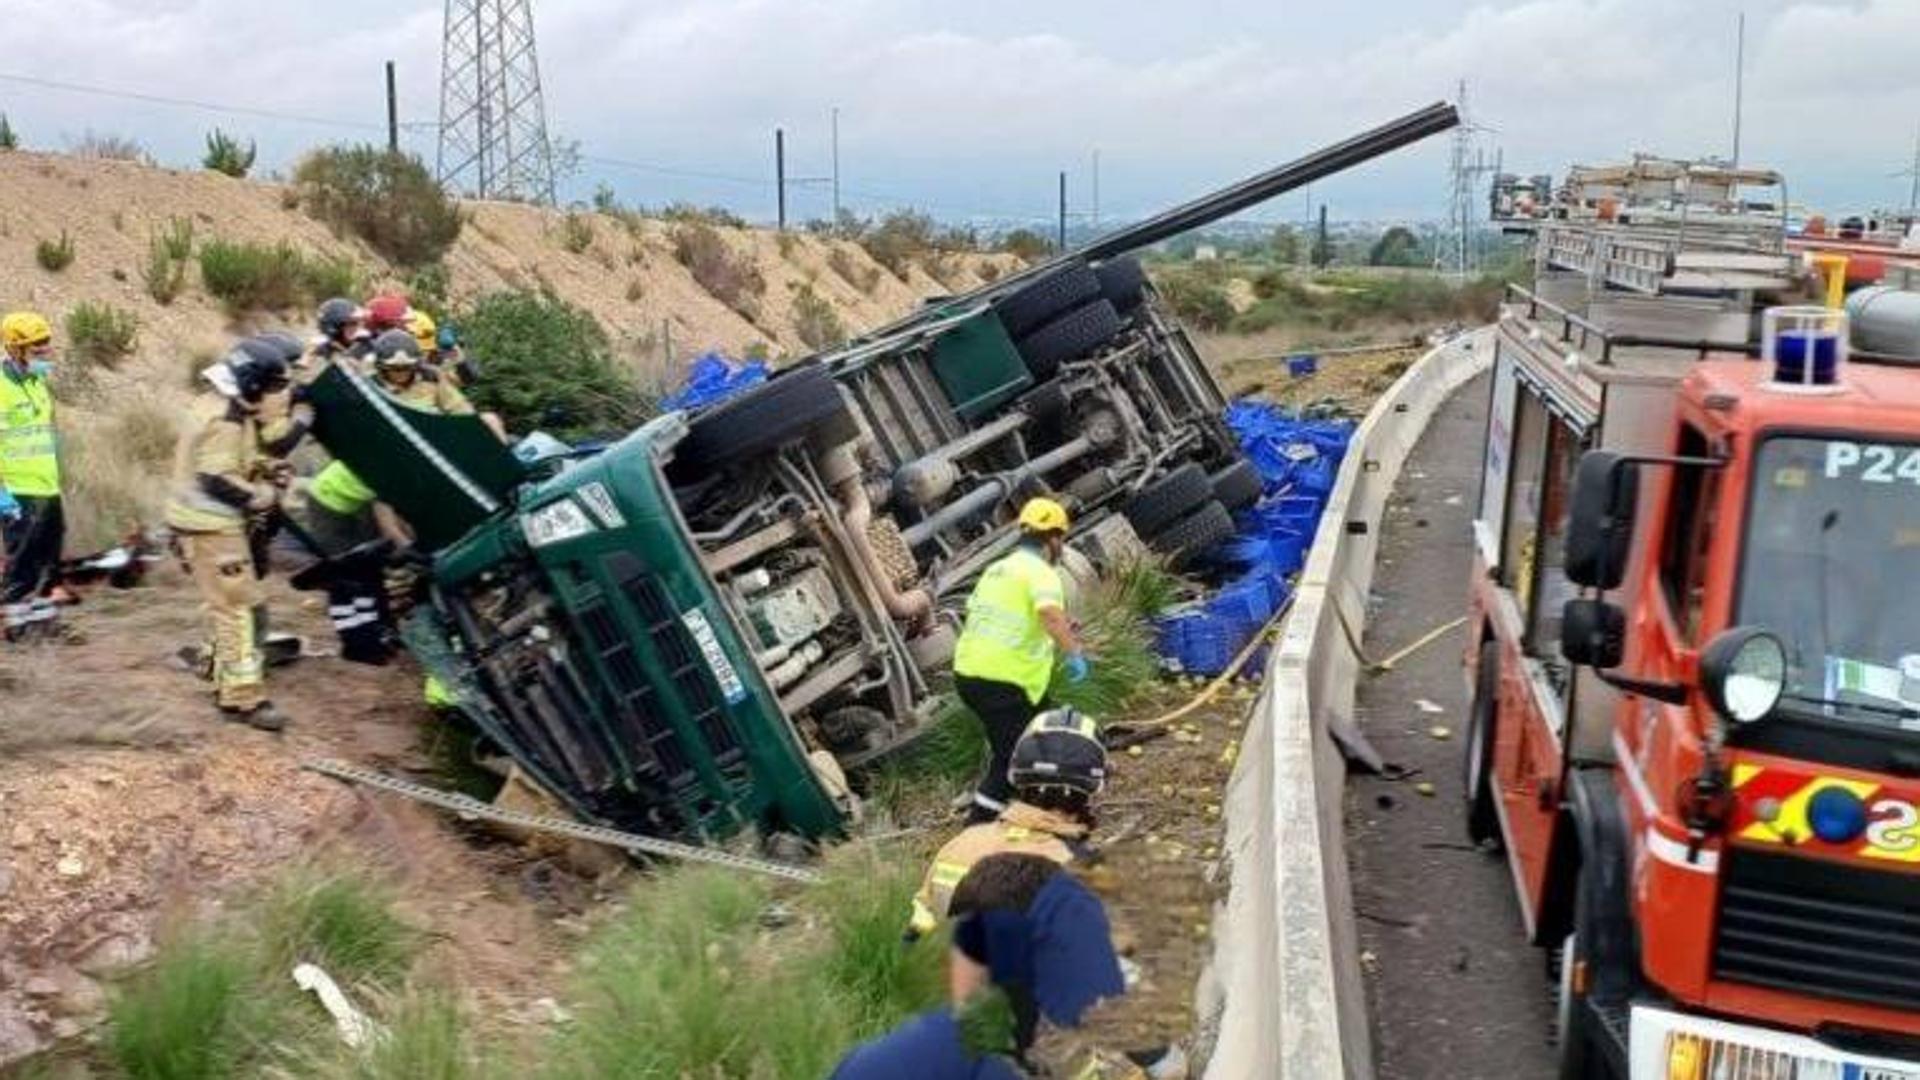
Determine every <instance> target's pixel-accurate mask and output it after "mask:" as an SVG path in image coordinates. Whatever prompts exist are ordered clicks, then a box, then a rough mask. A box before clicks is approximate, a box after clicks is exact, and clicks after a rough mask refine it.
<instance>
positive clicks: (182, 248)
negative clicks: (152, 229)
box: [160, 217, 193, 262]
mask: <svg viewBox="0 0 1920 1080" xmlns="http://www.w3.org/2000/svg"><path fill="white" fill-rule="evenodd" d="M160 243H161V246H162V247H164V248H165V249H166V252H167V258H169V259H172V260H174V261H175V262H186V261H187V260H188V259H190V258H192V257H193V219H192V218H185V217H172V218H168V219H167V227H166V229H165V230H163V231H162V232H161V233H160Z"/></svg>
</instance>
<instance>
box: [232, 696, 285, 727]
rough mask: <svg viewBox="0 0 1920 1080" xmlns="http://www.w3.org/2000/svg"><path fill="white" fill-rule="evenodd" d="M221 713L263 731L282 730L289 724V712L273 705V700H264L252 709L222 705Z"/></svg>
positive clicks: (234, 721)
mask: <svg viewBox="0 0 1920 1080" xmlns="http://www.w3.org/2000/svg"><path fill="white" fill-rule="evenodd" d="M220 712H221V715H223V716H225V717H226V718H227V719H228V720H230V721H232V722H233V723H236V724H245V725H247V726H248V727H250V728H257V729H259V730H261V731H281V730H284V729H285V728H286V726H287V714H286V713H283V712H281V711H280V710H279V709H276V708H274V707H273V702H271V701H263V702H261V703H260V704H258V705H255V706H254V707H253V708H251V709H229V708H226V707H225V706H222V707H221V709H220Z"/></svg>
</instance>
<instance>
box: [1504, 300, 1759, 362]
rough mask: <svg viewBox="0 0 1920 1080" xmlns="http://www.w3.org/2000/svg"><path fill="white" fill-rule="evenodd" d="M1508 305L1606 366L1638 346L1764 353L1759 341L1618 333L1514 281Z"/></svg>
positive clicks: (1698, 350) (1681, 349)
mask: <svg viewBox="0 0 1920 1080" xmlns="http://www.w3.org/2000/svg"><path fill="white" fill-rule="evenodd" d="M1504 302H1505V303H1506V304H1508V305H1509V306H1511V307H1513V308H1515V309H1518V310H1522V311H1524V313H1525V314H1524V318H1526V320H1527V321H1528V322H1531V323H1533V324H1535V325H1536V327H1539V328H1542V329H1543V333H1544V334H1549V335H1550V336H1551V337H1552V338H1553V339H1554V340H1556V341H1558V342H1560V343H1561V344H1564V345H1566V346H1568V347H1569V348H1570V349H1572V350H1575V351H1578V352H1579V353H1580V354H1581V355H1583V356H1585V357H1587V358H1588V359H1590V360H1592V361H1593V362H1594V363H1596V364H1600V365H1602V366H1607V365H1611V364H1612V363H1613V359H1614V358H1613V352H1614V350H1615V349H1624V348H1636V347H1639V348H1651V349H1676V350H1679V351H1682V352H1692V353H1698V354H1699V355H1700V357H1701V358H1703V359H1704V358H1705V357H1706V355H1707V354H1708V353H1739V354H1742V355H1746V356H1758V355H1759V353H1760V343H1759V342H1757V341H1703V340H1699V339H1691V338H1670V337H1659V336H1657V335H1650V334H1622V333H1617V332H1614V331H1611V330H1608V329H1606V328H1605V327H1603V326H1600V325H1599V324H1598V323H1594V322H1591V321H1589V320H1587V319H1586V318H1583V317H1582V316H1579V315H1575V314H1574V313H1573V312H1571V311H1568V310H1567V309H1566V308H1564V307H1561V306H1560V305H1559V304H1556V303H1554V302H1553V301H1551V300H1547V299H1544V298H1543V297H1541V296H1539V295H1538V294H1536V293H1535V292H1533V291H1532V290H1531V289H1528V288H1526V287H1525V286H1522V285H1518V284H1514V283H1512V282H1509V283H1508V284H1507V289H1506V296H1505V297H1504ZM1596 343H1598V345H1599V349H1598V351H1597V352H1596V351H1595V350H1594V345H1595V344H1596Z"/></svg>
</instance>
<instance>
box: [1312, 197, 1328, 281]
mask: <svg viewBox="0 0 1920 1080" xmlns="http://www.w3.org/2000/svg"><path fill="white" fill-rule="evenodd" d="M1313 261H1314V263H1315V264H1316V265H1318V266H1321V267H1325V266H1326V265H1327V264H1328V263H1330V262H1332V261H1333V245H1331V244H1329V243H1327V204H1326V203H1321V204H1320V239H1319V240H1317V241H1315V242H1314V245H1313Z"/></svg>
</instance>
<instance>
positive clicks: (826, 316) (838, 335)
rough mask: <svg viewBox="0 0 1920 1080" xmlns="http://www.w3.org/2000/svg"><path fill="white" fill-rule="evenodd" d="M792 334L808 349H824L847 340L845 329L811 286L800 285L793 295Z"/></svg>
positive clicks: (830, 306)
mask: <svg viewBox="0 0 1920 1080" xmlns="http://www.w3.org/2000/svg"><path fill="white" fill-rule="evenodd" d="M793 332H794V333H795V334H798V335H799V336H800V340H801V341H802V342H805V343H806V346H807V348H809V349H826V348H830V347H832V346H834V345H838V344H840V343H841V342H843V341H845V340H847V328H846V326H845V324H843V323H842V322H841V321H840V314H839V313H838V312H836V311H834V310H833V305H832V304H830V303H828V302H827V301H826V299H825V298H824V297H822V296H821V295H820V294H819V293H817V292H814V291H813V286H812V285H802V286H800V287H799V289H798V290H796V291H795V292H794V294H793Z"/></svg>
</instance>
